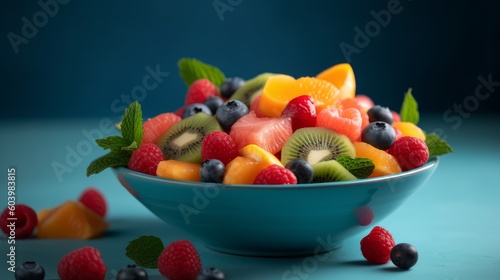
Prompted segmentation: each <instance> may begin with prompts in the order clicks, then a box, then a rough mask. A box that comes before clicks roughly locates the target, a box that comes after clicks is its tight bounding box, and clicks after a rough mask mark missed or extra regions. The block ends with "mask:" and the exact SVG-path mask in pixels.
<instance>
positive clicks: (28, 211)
mask: <svg viewBox="0 0 500 280" xmlns="http://www.w3.org/2000/svg"><path fill="white" fill-rule="evenodd" d="M10 218H12V220H11V219H10ZM37 224H38V219H37V216H36V212H35V211H34V210H33V209H32V208H31V207H29V206H27V205H24V204H17V205H15V206H10V207H6V208H5V210H4V211H3V212H2V215H1V216H0V227H1V228H2V231H3V232H4V233H5V234H7V235H9V234H11V229H12V228H11V226H12V225H13V226H14V228H15V230H14V232H15V237H16V238H18V239H21V238H28V237H30V236H31V234H32V233H33V230H34V229H35V227H36V226H37Z"/></svg>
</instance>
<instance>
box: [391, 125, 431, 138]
mask: <svg viewBox="0 0 500 280" xmlns="http://www.w3.org/2000/svg"><path fill="white" fill-rule="evenodd" d="M392 126H393V127H395V128H397V129H399V131H401V135H402V136H412V137H416V138H419V139H420V140H422V141H425V133H424V131H423V130H422V129H421V128H420V127H418V126H417V125H416V124H414V123H411V122H394V123H392Z"/></svg>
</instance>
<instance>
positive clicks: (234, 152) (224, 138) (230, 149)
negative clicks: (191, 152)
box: [201, 131, 238, 165]
mask: <svg viewBox="0 0 500 280" xmlns="http://www.w3.org/2000/svg"><path fill="white" fill-rule="evenodd" d="M237 156H238V148H237V146H236V143H235V142H234V139H233V138H232V137H231V136H229V134H227V133H225V132H222V131H214V132H211V133H209V134H207V135H205V137H204V138H203V141H202V143H201V159H202V161H205V160H209V159H218V160H220V161H222V163H224V165H227V164H228V163H229V162H231V161H232V160H233V159H234V158H235V157H237Z"/></svg>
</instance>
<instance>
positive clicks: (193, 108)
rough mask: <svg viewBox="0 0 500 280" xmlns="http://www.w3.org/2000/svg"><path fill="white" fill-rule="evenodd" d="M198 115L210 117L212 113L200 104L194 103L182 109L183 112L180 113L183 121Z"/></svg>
mask: <svg viewBox="0 0 500 280" xmlns="http://www.w3.org/2000/svg"><path fill="white" fill-rule="evenodd" d="M198 113H205V114H207V115H210V116H211V115H212V111H211V110H210V108H208V106H207V105H205V104H201V103H194V104H191V105H188V106H187V107H186V108H184V111H183V112H182V118H183V119H185V118H187V117H191V116H192V115H194V114H198Z"/></svg>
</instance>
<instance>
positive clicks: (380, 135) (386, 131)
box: [361, 121, 396, 150]
mask: <svg viewBox="0 0 500 280" xmlns="http://www.w3.org/2000/svg"><path fill="white" fill-rule="evenodd" d="M361 140H362V141H363V142H365V143H368V144H370V145H372V146H373V147H375V148H377V149H380V150H387V149H389V148H390V147H391V146H392V144H393V143H394V141H396V131H395V130H394V128H393V127H392V126H391V125H390V124H388V123H386V122H382V121H376V122H372V123H370V124H369V125H368V126H366V127H365V129H363V131H362V132H361Z"/></svg>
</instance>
